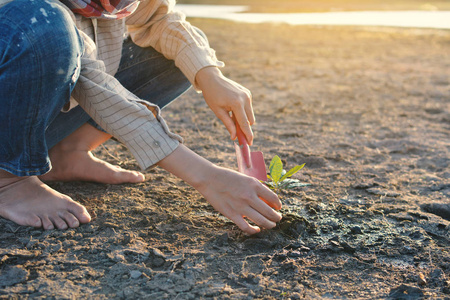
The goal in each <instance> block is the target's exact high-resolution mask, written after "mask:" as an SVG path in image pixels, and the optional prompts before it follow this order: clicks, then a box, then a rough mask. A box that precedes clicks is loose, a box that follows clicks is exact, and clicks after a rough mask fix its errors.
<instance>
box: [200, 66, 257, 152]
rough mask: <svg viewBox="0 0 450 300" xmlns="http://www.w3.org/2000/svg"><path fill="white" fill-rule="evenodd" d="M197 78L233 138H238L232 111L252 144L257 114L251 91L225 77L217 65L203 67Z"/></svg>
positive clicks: (209, 102)
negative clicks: (252, 126)
mask: <svg viewBox="0 0 450 300" xmlns="http://www.w3.org/2000/svg"><path fill="white" fill-rule="evenodd" d="M195 80H196V82H197V85H198V87H199V88H200V89H201V90H202V93H203V97H204V98H205V101H206V103H207V104H208V106H209V107H210V108H211V110H212V111H213V112H214V114H215V115H216V116H217V117H218V118H219V119H220V120H221V121H222V123H223V124H224V125H225V127H226V128H227V130H228V132H229V133H230V137H231V139H232V140H235V139H236V126H235V124H234V121H233V119H232V117H231V116H230V112H232V113H233V115H234V117H235V118H236V120H237V122H238V123H239V126H240V127H241V129H242V132H243V133H244V134H245V137H246V138H247V142H248V144H249V145H252V143H253V131H252V128H251V125H253V124H254V123H255V115H254V113H253V107H252V95H251V93H250V91H249V90H248V89H246V88H245V87H243V86H242V85H240V84H239V83H237V82H234V81H233V80H231V79H228V78H227V77H225V76H224V75H223V74H222V72H221V71H220V70H219V69H218V68H217V67H206V68H203V69H201V70H200V71H199V72H198V73H197V75H196V77H195Z"/></svg>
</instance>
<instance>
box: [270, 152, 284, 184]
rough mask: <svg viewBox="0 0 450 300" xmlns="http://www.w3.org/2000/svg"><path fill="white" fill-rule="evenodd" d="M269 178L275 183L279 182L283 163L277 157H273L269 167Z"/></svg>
mask: <svg viewBox="0 0 450 300" xmlns="http://www.w3.org/2000/svg"><path fill="white" fill-rule="evenodd" d="M269 172H270V176H271V177H272V180H273V181H274V182H275V183H278V182H279V181H280V177H281V173H282V172H283V163H282V162H281V159H280V157H279V156H278V155H275V156H274V158H273V159H272V162H271V163H270V166H269Z"/></svg>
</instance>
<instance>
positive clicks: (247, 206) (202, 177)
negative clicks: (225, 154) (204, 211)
mask: <svg viewBox="0 0 450 300" xmlns="http://www.w3.org/2000/svg"><path fill="white" fill-rule="evenodd" d="M158 165H159V166H161V167H162V168H164V169H165V170H167V171H169V172H170V173H172V174H174V175H175V176H177V177H179V178H181V179H183V180H184V181H186V182H187V183H189V184H190V185H191V186H193V187H194V188H195V189H196V190H197V191H199V192H200V193H201V194H202V195H203V196H204V197H205V199H206V200H207V201H208V202H209V203H210V204H211V205H212V206H213V207H214V208H215V209H216V210H217V211H219V212H220V213H222V214H223V215H224V216H225V217H227V218H229V219H230V220H232V221H233V222H234V223H235V224H236V225H237V226H238V227H239V228H240V229H241V230H243V231H244V232H246V233H248V234H255V233H258V232H259V231H260V230H261V229H260V227H263V228H273V227H275V225H276V222H278V221H280V220H281V215H280V214H279V213H278V212H276V211H275V210H274V209H280V208H281V202H280V200H279V199H278V196H277V195H276V194H275V193H274V192H272V191H271V190H270V189H269V188H268V187H267V186H265V185H263V184H262V183H261V182H259V180H257V179H256V178H253V177H249V176H247V175H244V174H242V173H238V172H236V171H233V170H229V169H225V168H222V167H218V166H216V165H214V164H212V163H211V162H209V161H208V160H206V159H204V158H203V157H201V156H199V155H198V154H196V153H194V152H193V151H192V150H190V149H188V148H187V147H186V146H184V145H179V146H178V148H177V149H175V151H173V152H172V153H171V154H170V155H168V156H167V157H166V158H164V159H162V160H161V161H160V162H158ZM245 218H248V219H250V220H252V221H253V222H254V223H255V224H256V225H257V226H253V225H250V224H249V223H248V222H247V220H245Z"/></svg>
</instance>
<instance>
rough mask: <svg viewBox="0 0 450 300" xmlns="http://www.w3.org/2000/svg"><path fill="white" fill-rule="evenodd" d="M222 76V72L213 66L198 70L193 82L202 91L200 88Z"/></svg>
mask: <svg viewBox="0 0 450 300" xmlns="http://www.w3.org/2000/svg"><path fill="white" fill-rule="evenodd" d="M220 76H222V72H221V71H220V70H219V68H217V67H215V66H209V67H205V68H203V69H200V70H199V71H198V72H197V74H196V75H195V82H196V84H197V86H198V87H199V88H200V89H202V87H205V86H208V85H209V83H210V81H211V80H214V79H216V78H218V77H220Z"/></svg>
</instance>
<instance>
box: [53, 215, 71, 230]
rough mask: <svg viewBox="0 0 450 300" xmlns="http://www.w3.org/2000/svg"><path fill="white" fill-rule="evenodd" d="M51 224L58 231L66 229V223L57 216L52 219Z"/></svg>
mask: <svg viewBox="0 0 450 300" xmlns="http://www.w3.org/2000/svg"><path fill="white" fill-rule="evenodd" d="M52 221H53V224H55V226H56V228H58V229H63V230H64V229H67V223H66V222H65V221H64V220H63V219H62V218H61V217H59V216H56V217H53V218H52Z"/></svg>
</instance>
